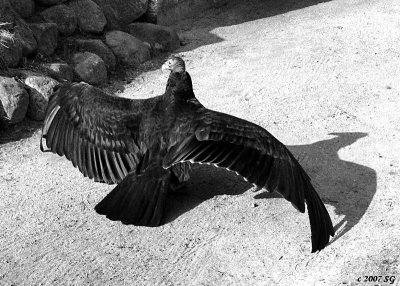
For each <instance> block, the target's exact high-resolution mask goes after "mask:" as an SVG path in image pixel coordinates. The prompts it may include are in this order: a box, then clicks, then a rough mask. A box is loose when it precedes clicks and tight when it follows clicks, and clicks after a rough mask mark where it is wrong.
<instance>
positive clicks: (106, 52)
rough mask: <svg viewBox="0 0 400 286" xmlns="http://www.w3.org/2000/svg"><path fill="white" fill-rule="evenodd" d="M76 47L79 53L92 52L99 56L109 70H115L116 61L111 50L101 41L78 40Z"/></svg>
mask: <svg viewBox="0 0 400 286" xmlns="http://www.w3.org/2000/svg"><path fill="white" fill-rule="evenodd" d="M75 46H76V48H77V49H78V50H79V51H82V52H91V53H93V54H96V55H98V56H99V57H100V58H101V59H102V60H103V61H104V63H105V64H106V67H107V69H108V70H114V69H115V65H116V59H115V56H114V54H113V52H112V51H111V49H110V48H109V47H108V46H107V45H106V44H104V43H103V42H102V41H101V40H96V39H87V40H83V39H77V40H75Z"/></svg>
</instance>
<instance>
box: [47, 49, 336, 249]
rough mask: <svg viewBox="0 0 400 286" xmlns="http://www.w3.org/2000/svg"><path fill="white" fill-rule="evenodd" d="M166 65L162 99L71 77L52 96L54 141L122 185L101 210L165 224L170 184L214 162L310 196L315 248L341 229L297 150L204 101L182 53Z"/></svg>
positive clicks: (305, 198)
mask: <svg viewBox="0 0 400 286" xmlns="http://www.w3.org/2000/svg"><path fill="white" fill-rule="evenodd" d="M165 69H166V70H170V75H169V78H168V81H167V86H166V90H165V93H164V94H163V95H160V96H156V97H153V98H149V99H127V98H122V97H117V96H112V95H109V94H106V93H105V92H103V91H101V90H100V89H98V88H95V87H93V86H91V85H89V84H86V83H72V84H65V85H63V86H61V87H59V88H58V89H57V90H56V91H55V92H54V93H53V94H52V96H51V98H50V100H49V104H48V108H47V113H46V118H45V121H44V126H43V130H42V139H45V141H46V146H47V147H48V148H49V150H50V151H52V152H54V153H57V154H58V155H60V156H63V155H64V156H65V157H66V158H67V159H68V160H70V161H71V162H72V164H73V165H74V167H77V168H79V170H80V171H81V172H82V174H83V175H84V176H86V177H89V178H91V179H94V180H95V181H97V182H104V183H108V184H118V185H117V186H116V187H115V188H114V189H113V190H112V191H111V192H110V193H109V194H108V195H107V196H106V197H105V198H104V199H103V200H102V201H101V202H100V203H98V204H97V205H96V207H95V210H96V211H97V212H98V213H99V214H103V215H106V216H107V217H108V218H109V219H111V220H119V221H121V222H122V223H124V224H134V225H144V226H158V225H159V224H160V222H161V219H162V215H163V208H164V204H165V200H166V196H167V193H168V191H170V190H171V189H173V188H174V187H176V186H179V184H180V183H184V182H185V181H186V180H188V179H189V171H190V170H191V167H190V166H191V163H204V164H212V165H214V166H216V167H221V168H225V169H228V170H231V171H234V172H236V173H237V174H239V175H241V176H242V177H243V178H245V179H246V180H247V181H248V182H250V183H252V184H254V185H256V186H257V187H258V188H265V189H267V190H268V191H270V192H275V191H276V192H278V193H280V194H281V195H282V196H283V197H284V198H285V199H286V200H288V201H290V202H291V203H292V204H293V206H294V207H295V208H296V209H297V210H299V211H300V212H302V213H303V212H304V211H305V204H304V202H306V203H307V208H308V214H309V219H310V225H311V238H312V252H315V251H318V250H321V249H323V248H324V247H325V246H326V245H327V243H328V242H329V238H330V236H333V235H334V230H333V226H332V221H331V218H330V216H329V214H328V212H327V210H326V208H325V206H324V204H323V202H322V200H321V199H320V197H319V196H318V194H317V192H316V191H315V189H314V187H313V185H312V184H311V180H310V178H309V176H308V175H307V174H306V172H305V171H304V169H303V168H302V167H301V166H300V164H299V163H298V161H297V160H296V159H295V158H294V156H293V155H292V154H291V153H290V152H289V150H288V149H287V148H286V147H285V146H284V145H283V144H282V143H281V142H279V141H278V140H277V139H276V138H275V137H274V136H272V135H271V134H270V133H269V132H268V131H266V130H265V129H263V128H261V127H260V126H258V125H256V124H253V123H251V122H248V121H246V120H243V119H240V118H237V117H234V116H231V115H228V114H224V113H221V112H216V111H212V110H210V109H207V108H205V107H204V106H203V105H202V104H201V103H200V102H199V101H198V100H197V99H196V97H195V95H194V92H193V87H192V81H191V77H190V75H189V73H188V72H186V68H185V62H184V61H183V60H182V59H181V58H179V57H175V56H172V57H171V58H170V59H169V60H168V61H167V62H166V63H165V64H164V65H163V70H165ZM40 146H41V150H42V151H44V150H43V149H44V148H43V144H42V140H41V142H40Z"/></svg>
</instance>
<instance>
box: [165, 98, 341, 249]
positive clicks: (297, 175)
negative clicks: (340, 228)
mask: <svg viewBox="0 0 400 286" xmlns="http://www.w3.org/2000/svg"><path fill="white" fill-rule="evenodd" d="M198 106H199V105H197V106H196V108H197V109H194V110H193V109H192V110H191V113H192V114H195V115H192V116H191V115H190V113H189V112H188V113H185V112H181V114H182V115H181V117H182V119H181V120H180V121H179V120H177V122H178V123H177V124H180V126H178V127H176V129H175V130H183V129H185V128H186V127H185V126H182V125H185V124H189V125H190V126H193V127H192V132H193V133H192V135H191V136H189V137H187V136H182V138H181V140H176V142H178V143H177V144H176V146H173V147H172V148H170V149H169V152H168V154H167V155H166V157H165V159H164V167H167V168H168V167H171V166H173V165H174V164H176V163H184V162H187V161H190V162H194V163H211V164H214V165H215V166H217V167H222V168H227V169H228V170H231V171H234V172H236V173H238V174H239V175H241V176H243V177H244V178H245V179H246V180H247V181H249V182H251V183H253V184H255V185H256V186H258V187H259V188H266V189H267V190H268V191H270V192H275V191H276V192H279V193H280V194H281V195H282V196H283V197H284V198H285V199H286V200H288V201H290V202H291V203H292V204H293V206H294V207H295V208H296V209H298V210H299V211H300V212H304V211H305V203H307V206H308V213H309V218H310V225H311V236H312V251H313V252H314V251H317V250H321V249H322V248H324V247H325V246H326V244H327V243H328V242H329V237H330V236H333V235H334V230H333V225H332V221H331V219H330V216H329V214H328V212H327V211H326V208H325V206H324V204H323V202H322V201H321V199H320V197H319V196H318V194H317V192H316V191H315V189H314V187H313V186H312V184H311V181H310V178H309V177H308V175H307V174H306V172H305V171H304V169H303V168H302V167H301V166H300V164H299V163H298V162H297V160H296V159H295V158H294V156H293V155H292V154H291V153H290V151H289V150H288V149H287V148H286V147H285V146H284V145H283V144H282V143H281V142H279V141H278V140H277V139H276V138H275V137H273V136H272V135H271V134H270V133H269V132H267V131H266V130H265V129H263V128H261V127H260V126H257V125H255V124H253V123H250V122H248V121H245V120H242V119H239V118H236V117H234V116H230V115H227V114H223V113H219V112H215V111H211V110H207V109H205V108H204V107H198ZM186 129H187V128H186ZM172 132H175V134H173V135H171V137H174V138H176V137H178V136H179V134H178V135H177V134H176V133H177V132H176V131H174V130H172Z"/></svg>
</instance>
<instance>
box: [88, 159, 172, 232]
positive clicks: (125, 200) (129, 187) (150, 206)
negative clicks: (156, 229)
mask: <svg viewBox="0 0 400 286" xmlns="http://www.w3.org/2000/svg"><path fill="white" fill-rule="evenodd" d="M170 177H171V173H170V171H169V170H166V169H164V168H163V167H161V166H159V165H153V166H149V167H148V168H146V170H145V171H144V172H143V173H140V174H138V175H136V174H135V173H130V174H128V175H127V176H126V177H125V178H124V179H123V180H122V181H121V182H120V183H119V184H118V185H117V186H116V187H115V188H114V189H113V190H112V191H111V192H110V193H109V194H108V195H107V196H106V197H105V198H104V199H103V200H102V201H101V202H100V203H98V204H97V205H96V207H95V210H96V211H97V212H98V213H99V214H103V215H106V216H107V218H109V219H111V220H120V221H121V222H122V223H124V224H134V225H144V226H158V225H159V224H160V222H161V218H162V215H163V209H164V204H165V199H166V197H167V193H168V190H169V183H170Z"/></svg>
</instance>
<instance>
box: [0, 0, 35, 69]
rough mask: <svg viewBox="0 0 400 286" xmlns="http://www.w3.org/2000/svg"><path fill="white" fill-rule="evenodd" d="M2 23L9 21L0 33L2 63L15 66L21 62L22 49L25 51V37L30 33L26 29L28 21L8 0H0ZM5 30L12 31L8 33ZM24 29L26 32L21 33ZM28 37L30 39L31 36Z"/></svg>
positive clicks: (0, 18)
mask: <svg viewBox="0 0 400 286" xmlns="http://www.w3.org/2000/svg"><path fill="white" fill-rule="evenodd" d="M0 23H7V24H5V25H2V26H1V29H2V30H3V32H2V33H1V35H0V41H1V43H2V45H1V44H0V60H2V63H1V65H5V66H9V67H13V66H16V65H17V64H18V63H19V61H20V59H21V57H22V51H24V52H25V50H24V49H25V44H26V43H25V41H24V39H25V36H26V34H29V32H30V31H29V30H28V31H25V27H27V24H26V22H25V21H24V19H22V18H21V16H20V15H19V14H18V13H17V12H15V10H14V9H13V8H12V7H11V4H10V2H8V0H0ZM4 31H10V32H9V33H7V32H4ZM22 31H25V32H26V33H21V32H22ZM21 35H22V37H21ZM10 36H11V37H10ZM31 36H32V35H31ZM27 39H29V36H28V37H27ZM27 41H28V40H27ZM33 48H34V46H33Z"/></svg>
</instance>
